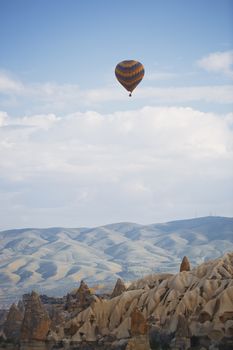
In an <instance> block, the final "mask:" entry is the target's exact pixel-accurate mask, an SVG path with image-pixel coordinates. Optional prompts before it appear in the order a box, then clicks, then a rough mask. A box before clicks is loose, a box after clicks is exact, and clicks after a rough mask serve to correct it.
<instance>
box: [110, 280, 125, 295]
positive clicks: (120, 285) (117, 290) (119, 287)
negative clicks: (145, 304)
mask: <svg viewBox="0 0 233 350" xmlns="http://www.w3.org/2000/svg"><path fill="white" fill-rule="evenodd" d="M125 291H126V287H125V284H124V282H123V281H122V279H120V278H118V279H117V282H116V284H115V287H114V289H113V292H112V295H111V298H115V297H118V296H119V295H121V294H122V293H123V292H125Z"/></svg>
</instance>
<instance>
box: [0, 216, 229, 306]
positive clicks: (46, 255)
mask: <svg viewBox="0 0 233 350" xmlns="http://www.w3.org/2000/svg"><path fill="white" fill-rule="evenodd" d="M0 242H1V250H0V281H1V287H0V307H3V306H4V305H9V304H10V303H12V301H14V300H17V299H18V298H19V297H20V296H21V295H22V294H23V293H26V292H28V291H31V290H32V289H34V290H36V291H38V292H39V293H46V294H48V295H56V296H59V295H63V294H64V293H66V291H69V290H70V289H72V288H74V287H77V285H78V284H79V282H80V280H81V279H84V280H85V281H86V282H87V283H88V284H89V285H90V286H94V285H98V288H104V287H105V286H108V287H112V285H113V284H114V283H115V281H116V279H117V278H118V277H121V278H122V279H123V280H124V281H130V280H133V279H137V278H141V277H143V276H145V275H147V274H150V273H152V272H173V273H174V272H176V271H178V269H179V265H180V262H181V259H182V257H183V256H184V255H186V256H188V258H189V261H190V262H191V265H192V266H195V265H197V264H200V263H202V262H203V261H206V260H209V259H214V258H217V257H219V256H221V255H223V254H224V253H225V252H228V251H229V252H230V251H233V218H226V217H215V216H209V217H202V218H195V219H190V220H179V221H173V222H168V223H163V224H152V225H139V224H135V223H127V222H124V223H117V224H110V225H106V226H101V227H95V228H60V227H59V228H58V227H56V228H48V229H36V228H25V229H18V230H17V229H14V230H8V231H2V232H0Z"/></svg>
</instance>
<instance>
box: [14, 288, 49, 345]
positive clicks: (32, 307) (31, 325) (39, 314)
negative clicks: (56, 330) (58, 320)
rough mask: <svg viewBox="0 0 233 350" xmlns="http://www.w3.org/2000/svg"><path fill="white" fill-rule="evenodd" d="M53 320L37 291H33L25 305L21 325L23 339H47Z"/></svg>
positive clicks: (21, 337)
mask: <svg viewBox="0 0 233 350" xmlns="http://www.w3.org/2000/svg"><path fill="white" fill-rule="evenodd" d="M50 324H51V320H50V318H49V315H48V313H47V311H46V309H45V307H44V305H43V304H42V303H41V300H40V297H39V295H38V294H37V293H35V292H32V293H31V294H30V295H29V297H28V300H27V301H26V305H25V313H24V318H23V322H22V326H21V334H20V339H21V340H22V341H31V340H40V341H43V340H46V338H47V334H48V331H49V329H50Z"/></svg>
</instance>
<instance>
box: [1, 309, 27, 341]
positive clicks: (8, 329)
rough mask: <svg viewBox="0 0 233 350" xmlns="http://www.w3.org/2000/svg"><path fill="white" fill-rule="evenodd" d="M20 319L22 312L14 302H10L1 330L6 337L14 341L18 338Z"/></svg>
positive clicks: (21, 318)
mask: <svg viewBox="0 0 233 350" xmlns="http://www.w3.org/2000/svg"><path fill="white" fill-rule="evenodd" d="M22 320H23V313H22V312H21V311H20V310H19V308H18V307H17V306H16V305H15V304H12V305H11V307H10V310H9V312H8V315H7V319H6V322H5V323H4V328H3V332H4V334H5V336H6V337H7V338H11V339H12V340H14V341H18V340H19V338H20V328H21V323H22Z"/></svg>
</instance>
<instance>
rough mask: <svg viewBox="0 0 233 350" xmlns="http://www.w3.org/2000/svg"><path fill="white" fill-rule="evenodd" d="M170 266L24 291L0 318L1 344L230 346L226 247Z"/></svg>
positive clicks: (133, 349) (231, 285)
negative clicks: (102, 283) (108, 289)
mask: <svg viewBox="0 0 233 350" xmlns="http://www.w3.org/2000/svg"><path fill="white" fill-rule="evenodd" d="M178 271H180V272H178V273H176V274H168V273H160V274H151V275H148V276H146V277H144V278H142V279H139V280H136V281H134V282H133V283H132V284H131V285H130V286H129V287H128V288H126V286H125V285H124V283H123V281H120V280H118V281H117V282H116V286H115V288H114V290H113V291H112V293H110V294H108V295H107V294H106V295H96V294H95V293H93V292H92V291H91V290H90V289H89V288H88V286H87V284H86V283H85V282H83V281H82V282H81V283H80V286H79V288H77V289H75V290H73V291H72V292H71V293H68V294H67V295H66V296H64V297H62V298H51V297H47V296H45V295H42V296H39V295H38V294H37V293H35V292H31V293H30V294H27V295H24V297H23V300H22V301H20V302H18V304H17V305H16V304H13V305H12V306H11V308H10V310H9V312H8V314H7V318H6V321H5V322H4V324H3V330H2V335H1V341H2V349H3V348H4V347H5V348H7V349H14V350H17V349H21V350H34V349H41V350H42V349H44V350H45V349H46V350H52V349H82V350H88V349H89V350H91V349H93V350H94V349H99V350H107V349H108V350H110V349H115V350H154V349H202V350H204V349H212V350H214V349H229V350H230V349H232V348H233V252H229V253H226V254H225V255H223V256H222V257H221V258H218V259H215V260H209V261H206V262H204V263H202V264H200V265H199V266H196V267H192V264H191V263H190V261H189V258H188V257H187V256H186V257H184V258H183V260H182V261H180V267H179V269H178Z"/></svg>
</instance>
